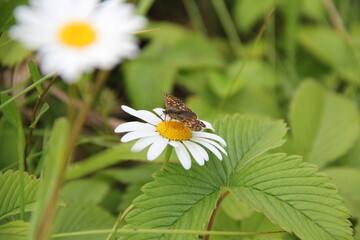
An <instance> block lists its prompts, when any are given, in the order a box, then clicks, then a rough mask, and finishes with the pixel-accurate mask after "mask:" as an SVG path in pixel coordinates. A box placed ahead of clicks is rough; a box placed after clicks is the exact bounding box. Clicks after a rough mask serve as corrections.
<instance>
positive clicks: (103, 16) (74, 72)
mask: <svg viewBox="0 0 360 240" xmlns="http://www.w3.org/2000/svg"><path fill="white" fill-rule="evenodd" d="M30 4H31V5H30V6H19V7H17V8H16V9H15V11H14V15H15V19H16V20H17V25H15V26H13V27H12V28H11V29H10V36H11V37H12V38H14V39H17V40H19V41H20V42H22V43H23V44H24V45H25V46H26V47H28V48H30V49H33V50H36V51H37V57H38V59H39V60H40V68H41V70H42V72H43V73H45V74H48V73H53V72H56V73H57V74H59V75H60V76H61V77H62V78H63V79H64V81H66V82H68V83H73V82H75V81H77V80H78V79H79V77H80V76H81V74H82V73H85V72H90V71H92V70H94V68H100V69H110V68H112V67H114V65H116V64H118V63H119V62H120V61H122V60H124V59H125V58H132V57H135V56H136V54H137V53H138V46H137V42H136V38H135V37H134V35H133V34H132V32H134V31H138V30H140V29H141V28H142V27H144V25H145V23H146V21H145V19H144V18H143V17H140V16H136V15H135V8H134V6H133V5H131V4H129V3H124V2H121V1H117V0H108V1H104V2H102V3H100V0H60V1H59V0H32V1H30Z"/></svg>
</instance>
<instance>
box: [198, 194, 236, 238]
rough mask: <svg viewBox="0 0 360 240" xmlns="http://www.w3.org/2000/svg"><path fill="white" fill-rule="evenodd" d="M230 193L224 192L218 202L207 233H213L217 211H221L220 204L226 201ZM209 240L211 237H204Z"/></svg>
mask: <svg viewBox="0 0 360 240" xmlns="http://www.w3.org/2000/svg"><path fill="white" fill-rule="evenodd" d="M229 193H230V192H229V191H226V192H224V193H223V194H221V196H220V198H219V199H218V200H217V202H216V207H215V209H214V210H213V212H212V213H211V216H210V220H209V224H208V227H207V231H211V229H212V227H213V224H214V220H215V216H216V213H217V211H218V210H219V207H220V204H221V203H222V201H223V200H224V198H225V197H226V195H228V194H229ZM209 239H210V235H206V236H205V237H204V240H209Z"/></svg>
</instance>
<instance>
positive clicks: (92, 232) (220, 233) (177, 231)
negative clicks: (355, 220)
mask: <svg viewBox="0 0 360 240" xmlns="http://www.w3.org/2000/svg"><path fill="white" fill-rule="evenodd" d="M110 232H112V229H99V230H89V231H81V232H67V233H56V234H53V235H51V237H50V238H51V239H55V238H63V237H75V236H86V235H91V236H94V235H97V234H106V233H110ZM117 232H118V233H142V234H146V233H149V234H154V233H155V234H156V233H158V234H159V233H166V234H176V235H179V234H184V235H186V234H191V235H193V234H198V235H213V236H251V235H265V234H278V233H286V231H268V232H231V231H203V230H183V229H140V228H137V229H120V230H118V231H117Z"/></svg>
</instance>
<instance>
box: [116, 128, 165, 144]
mask: <svg viewBox="0 0 360 240" xmlns="http://www.w3.org/2000/svg"><path fill="white" fill-rule="evenodd" d="M150 136H159V133H157V132H149V131H147V132H142V131H136V132H129V133H127V134H125V135H124V136H123V137H122V138H121V142H130V141H132V140H135V139H138V138H143V137H150Z"/></svg>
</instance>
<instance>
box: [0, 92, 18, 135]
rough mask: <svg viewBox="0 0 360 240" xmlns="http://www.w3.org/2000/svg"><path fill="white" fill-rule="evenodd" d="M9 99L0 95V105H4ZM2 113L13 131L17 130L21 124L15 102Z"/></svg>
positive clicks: (4, 95) (5, 95)
mask: <svg viewBox="0 0 360 240" xmlns="http://www.w3.org/2000/svg"><path fill="white" fill-rule="evenodd" d="M9 99H10V97H9V96H8V95H7V94H3V95H1V103H4V102H6V101H8V100H9ZM2 111H3V113H4V117H5V119H6V120H7V121H8V122H9V123H11V125H12V126H13V127H14V128H15V129H17V128H18V125H19V124H21V120H20V114H19V111H18V109H17V107H16V104H15V102H12V103H10V104H8V105H6V106H5V107H4V108H3V110H2Z"/></svg>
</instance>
